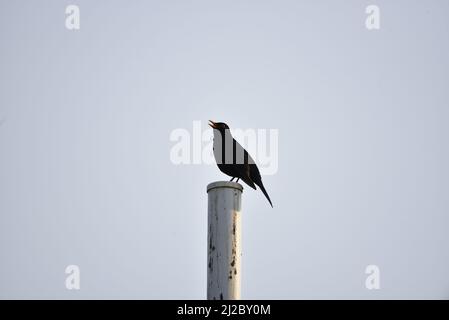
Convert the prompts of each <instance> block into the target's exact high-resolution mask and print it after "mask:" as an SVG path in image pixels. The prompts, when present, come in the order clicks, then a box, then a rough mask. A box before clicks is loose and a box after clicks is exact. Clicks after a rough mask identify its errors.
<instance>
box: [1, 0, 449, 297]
mask: <svg viewBox="0 0 449 320" xmlns="http://www.w3.org/2000/svg"><path fill="white" fill-rule="evenodd" d="M70 4H76V5H78V6H79V8H80V13H81V29H80V30H79V31H70V30H67V29H66V27H65V18H66V15H65V8H66V6H67V5H70ZM370 4H376V5H378V6H379V8H380V10H381V12H380V13H381V16H380V17H381V21H380V23H381V24H380V30H376V31H369V30H367V29H366V27H365V19H366V17H367V14H366V13H365V8H366V6H368V5H370ZM448 16H449V2H448V1H445V0H438V1H437V0H429V1H410V0H407V1H406V0H402V1H400V0H397V1H381V0H377V1H355V0H353V1H348V0H338V1H336V0H327V1H297V0H295V1H293V0H292V1H285V0H282V1H273V0H271V1H266V0H263V1H261V0H258V1H247V0H243V1H205V0H204V1H171V0H170V1H124V0H122V1H104V0H103V1H82V0H79V1H44V0H40V1H31V0H29V1H7V0H0V298H39V299H41V298H61V299H79V298H139V299H204V298H205V297H206V268H207V259H206V254H207V250H206V249H207V247H206V246H207V245H206V231H207V230H206V229H207V194H206V186H207V184H208V183H210V182H213V181H217V180H227V179H228V178H227V176H225V175H223V174H222V173H221V172H220V171H219V170H218V168H217V167H216V166H215V165H205V164H197V165H193V164H192V165H174V164H173V163H172V162H171V161H170V149H171V148H172V147H173V145H174V143H173V142H171V141H170V139H169V137H170V133H171V132H172V131H173V130H174V129H176V128H185V129H187V130H189V131H190V132H191V131H192V125H193V121H195V120H201V121H202V123H203V126H204V128H206V122H207V120H208V119H213V120H216V121H224V122H226V123H228V124H229V125H230V127H231V129H232V128H241V129H251V128H252V129H259V128H261V129H277V130H279V158H278V162H279V168H278V171H277V173H276V174H274V175H267V176H264V177H263V181H264V184H265V187H266V189H267V191H268V192H269V194H270V196H271V199H272V201H273V205H274V208H273V209H272V208H271V207H270V206H269V205H268V203H267V201H266V199H265V198H264V197H263V195H262V193H261V192H260V191H257V192H255V191H253V190H251V189H250V188H248V187H246V188H245V190H244V192H243V213H242V224H243V230H242V234H243V244H242V245H243V260H242V298H246V299H259V298H260V299H307V298H322V299H330V298H336V299H345V298H356V299H380V298H382V299H391V298H404V299H406V298H440V299H441V298H443V299H447V298H449V274H448V270H449V233H448V232H447V229H448V227H449V215H448V214H449V212H448V210H449V196H448V193H449V170H448V163H449V126H448V120H449V90H448V84H449V19H448ZM256 161H257V159H256ZM70 264H75V265H78V266H79V267H80V269H81V289H80V290H67V289H66V287H65V279H66V277H67V275H66V274H65V268H66V266H67V265H70ZM370 264H375V265H377V266H379V268H380V285H381V288H380V289H379V290H367V289H366V287H365V279H366V277H367V275H366V274H365V268H366V266H367V265H370Z"/></svg>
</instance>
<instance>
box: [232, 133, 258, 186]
mask: <svg viewBox="0 0 449 320" xmlns="http://www.w3.org/2000/svg"><path fill="white" fill-rule="evenodd" d="M234 141H235V151H234V157H235V158H234V161H235V163H236V164H237V165H238V166H239V167H240V168H241V171H242V175H243V176H242V177H241V179H242V180H243V181H244V182H245V183H246V184H247V185H248V186H250V187H251V188H253V189H254V190H256V189H257V188H256V185H255V184H254V182H253V180H252V179H251V166H252V165H253V164H254V160H253V158H251V156H250V154H249V153H248V151H246V150H245V149H244V148H243V147H242V146H241V144H240V143H238V141H237V140H235V139H234Z"/></svg>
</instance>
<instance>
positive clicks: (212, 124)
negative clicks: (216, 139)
mask: <svg viewBox="0 0 449 320" xmlns="http://www.w3.org/2000/svg"><path fill="white" fill-rule="evenodd" d="M209 125H210V126H211V127H212V128H213V129H217V125H216V124H215V122H213V121H212V120H209Z"/></svg>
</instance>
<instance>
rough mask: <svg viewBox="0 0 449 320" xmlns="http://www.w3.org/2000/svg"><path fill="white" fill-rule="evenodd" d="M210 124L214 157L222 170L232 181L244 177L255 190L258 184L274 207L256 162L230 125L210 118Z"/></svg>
mask: <svg viewBox="0 0 449 320" xmlns="http://www.w3.org/2000/svg"><path fill="white" fill-rule="evenodd" d="M209 126H211V127H212V129H213V133H214V141H213V151H214V158H215V162H216V163H217V166H218V168H219V169H220V171H221V172H223V173H224V174H226V175H228V176H230V177H231V178H232V179H231V180H230V181H234V179H235V178H237V181H236V182H238V181H239V180H240V179H242V181H243V182H245V183H246V184H247V185H248V186H249V187H251V188H253V189H254V190H257V188H256V186H258V187H259V188H260V190H261V191H262V192H263V194H264V195H265V197H266V198H267V200H268V202H269V203H270V205H271V207H273V204H272V202H271V199H270V196H269V195H268V193H267V191H266V190H265V187H264V185H263V183H262V177H261V176H260V172H259V169H258V168H257V165H256V163H255V162H254V160H253V158H252V157H251V156H250V154H249V153H248V151H246V150H245V149H244V148H243V147H242V146H241V145H240V143H238V141H237V140H235V139H234V137H233V136H232V134H231V130H230V129H229V126H228V125H227V124H226V123H224V122H214V121H212V120H209Z"/></svg>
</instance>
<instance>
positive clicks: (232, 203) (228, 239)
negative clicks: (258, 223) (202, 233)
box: [207, 181, 243, 300]
mask: <svg viewBox="0 0 449 320" xmlns="http://www.w3.org/2000/svg"><path fill="white" fill-rule="evenodd" d="M242 192H243V187H242V186H241V185H240V184H239V183H236V182H228V181H218V182H213V183H211V184H209V185H208V186H207V193H208V206H207V221H208V227H207V299H208V300H234V299H240V275H241V268H240V260H241V257H242V252H241V230H242V229H241V214H242V213H241V200H242Z"/></svg>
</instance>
